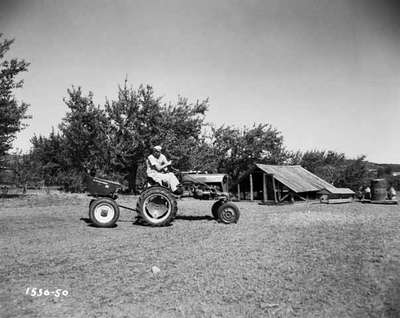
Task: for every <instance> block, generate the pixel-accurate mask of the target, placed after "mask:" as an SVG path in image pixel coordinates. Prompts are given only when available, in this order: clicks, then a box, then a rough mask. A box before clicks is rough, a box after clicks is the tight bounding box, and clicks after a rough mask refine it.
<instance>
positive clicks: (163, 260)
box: [0, 194, 400, 317]
mask: <svg viewBox="0 0 400 318" xmlns="http://www.w3.org/2000/svg"><path fill="white" fill-rule="evenodd" d="M89 201H90V199H89V198H88V197H85V196H84V195H65V194H50V195H44V194H37V195H28V196H25V197H22V198H21V197H20V198H10V199H0V249H1V259H0V317H400V234H399V225H400V207H399V206H379V205H362V204H360V203H353V204H345V205H320V204H295V205H291V206H275V207H273V206H261V205H258V204H257V203H249V202H240V203H238V205H239V207H240V208H241V219H240V220H239V223H238V224H236V225H223V224H219V223H217V222H216V221H214V220H213V219H212V218H211V213H210V208H211V205H212V203H213V202H212V201H196V200H189V199H187V200H182V201H180V202H179V216H178V218H177V219H176V220H175V222H174V223H173V225H172V226H169V227H164V228H151V227H145V226H140V225H136V224H133V221H134V217H133V215H132V214H131V212H129V211H127V210H121V217H120V220H119V222H118V226H117V227H115V228H111V229H100V228H95V227H92V226H91V225H90V224H89V223H87V214H88V204H89ZM118 201H119V202H120V203H121V204H127V205H131V206H132V207H133V206H135V203H136V198H134V197H124V198H121V199H120V200H118ZM152 266H157V267H159V268H160V269H161V272H160V273H159V274H157V275H154V274H153V273H152V272H151V267H152ZM28 287H31V288H33V287H36V288H38V289H39V288H42V289H46V288H47V289H48V290H49V291H55V290H56V289H61V290H67V291H68V292H69V295H68V296H66V297H63V296H62V297H55V296H54V295H50V296H40V297H38V296H36V297H32V296H29V295H26V289H27V288H28Z"/></svg>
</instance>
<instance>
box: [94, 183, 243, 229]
mask: <svg viewBox="0 0 400 318" xmlns="http://www.w3.org/2000/svg"><path fill="white" fill-rule="evenodd" d="M188 182H191V186H192V188H193V189H201V191H202V193H204V192H205V191H206V192H207V193H208V194H209V196H210V198H212V199H214V200H215V203H214V204H213V205H212V208H211V214H212V216H213V218H214V219H215V220H217V221H218V222H221V223H225V224H231V223H237V222H238V220H239V217H240V211H239V208H238V207H237V206H236V205H235V204H234V203H232V202H231V201H230V198H229V194H228V193H227V192H221V191H218V190H217V189H216V188H215V187H212V186H209V185H207V184H205V183H202V182H200V181H198V180H196V179H195V178H192V179H190V178H188V177H186V178H185V185H186V186H187V185H188ZM121 189H122V185H121V184H120V183H118V182H114V181H109V180H106V179H102V178H97V177H95V176H91V177H89V178H88V181H87V192H89V196H91V197H93V198H92V200H91V201H90V204H89V219H90V220H91V222H92V223H93V224H94V225H95V226H97V227H113V226H114V225H115V223H116V222H117V221H118V218H119V213H120V208H124V209H128V210H130V211H133V212H136V213H137V219H138V220H139V221H140V222H142V223H143V224H145V225H149V226H156V227H160V226H167V225H169V224H170V223H171V222H172V221H173V220H174V219H175V217H176V214H177V211H178V204H177V198H179V196H176V195H175V194H173V193H172V192H171V190H170V189H169V187H168V186H167V185H160V184H157V183H155V182H152V181H151V180H148V183H147V185H146V187H145V188H144V190H143V191H142V192H141V193H140V195H139V198H138V200H137V203H136V208H131V207H127V206H123V205H119V204H118V203H117V202H116V200H117V199H118V191H120V190H121ZM199 192H200V190H198V191H197V193H199ZM194 198H195V199H201V197H198V196H194Z"/></svg>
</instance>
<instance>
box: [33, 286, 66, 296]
mask: <svg viewBox="0 0 400 318" xmlns="http://www.w3.org/2000/svg"><path fill="white" fill-rule="evenodd" d="M25 294H26V295H29V296H32V297H40V296H54V297H60V296H65V297H66V296H68V294H69V292H68V290H62V289H56V290H53V291H49V290H48V289H42V288H36V287H34V288H32V287H28V288H27V289H26V291H25Z"/></svg>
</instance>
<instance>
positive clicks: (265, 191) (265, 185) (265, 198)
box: [263, 173, 268, 202]
mask: <svg viewBox="0 0 400 318" xmlns="http://www.w3.org/2000/svg"><path fill="white" fill-rule="evenodd" d="M263 200H264V202H267V201H268V194H267V175H266V174H265V173H263Z"/></svg>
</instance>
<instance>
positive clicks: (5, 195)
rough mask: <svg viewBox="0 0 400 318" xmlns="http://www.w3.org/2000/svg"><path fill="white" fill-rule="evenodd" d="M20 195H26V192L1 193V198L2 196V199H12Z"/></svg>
mask: <svg viewBox="0 0 400 318" xmlns="http://www.w3.org/2000/svg"><path fill="white" fill-rule="evenodd" d="M19 197H26V194H8V193H2V194H0V198H2V199H12V198H19Z"/></svg>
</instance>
